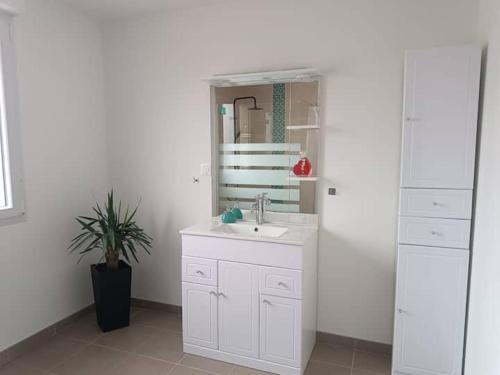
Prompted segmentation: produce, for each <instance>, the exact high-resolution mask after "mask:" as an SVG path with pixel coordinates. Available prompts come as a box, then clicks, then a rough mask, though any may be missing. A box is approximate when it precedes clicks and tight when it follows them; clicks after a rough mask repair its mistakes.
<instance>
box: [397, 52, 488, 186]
mask: <svg viewBox="0 0 500 375" xmlns="http://www.w3.org/2000/svg"><path fill="white" fill-rule="evenodd" d="M480 61H481V50H480V48H479V47H477V46H460V47H448V48H436V49H427V50H420V51H410V52H408V53H407V55H406V65H405V67H406V71H405V104H404V126H403V160H402V179H401V187H403V188H405V187H414V188H415V187H416V188H418V187H423V188H452V189H472V188H473V181H474V164H475V145H476V141H475V139H476V128H477V113H478V98H479V79H480V68H481V62H480Z"/></svg>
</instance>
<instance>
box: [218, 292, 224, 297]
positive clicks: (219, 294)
mask: <svg viewBox="0 0 500 375" xmlns="http://www.w3.org/2000/svg"><path fill="white" fill-rule="evenodd" d="M217 296H218V297H222V298H226V295H225V294H224V293H222V292H220V293H218V294H217Z"/></svg>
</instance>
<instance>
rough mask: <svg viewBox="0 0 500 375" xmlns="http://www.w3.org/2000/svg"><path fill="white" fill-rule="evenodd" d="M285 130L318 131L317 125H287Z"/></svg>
mask: <svg viewBox="0 0 500 375" xmlns="http://www.w3.org/2000/svg"><path fill="white" fill-rule="evenodd" d="M286 129H287V130H319V125H288V126H287V127H286Z"/></svg>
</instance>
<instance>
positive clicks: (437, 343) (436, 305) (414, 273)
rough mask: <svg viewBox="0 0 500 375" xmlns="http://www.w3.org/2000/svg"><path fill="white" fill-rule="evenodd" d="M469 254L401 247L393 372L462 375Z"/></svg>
mask: <svg viewBox="0 0 500 375" xmlns="http://www.w3.org/2000/svg"><path fill="white" fill-rule="evenodd" d="M468 264H469V252H468V251H466V250H454V249H441V248H436V247H422V246H403V245H401V246H400V247H399V253H398V275H397V285H396V313H395V326H394V353H393V357H394V358H393V362H394V364H393V365H394V366H393V367H394V370H395V371H400V372H404V373H408V374H412V375H438V374H439V375H460V374H461V373H462V352H463V344H464V330H465V306H466V296H467V274H468Z"/></svg>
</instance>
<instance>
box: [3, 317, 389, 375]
mask: <svg viewBox="0 0 500 375" xmlns="http://www.w3.org/2000/svg"><path fill="white" fill-rule="evenodd" d="M41 374H46V375H48V374H53V375H54V374H55V375H136V374H137V375H210V374H212V375H213V374H218V375H263V374H264V373H263V372H260V371H255V370H251V369H248V368H244V367H239V366H234V365H232V364H229V363H224V362H218V361H213V360H210V359H206V358H202V357H197V356H193V355H189V354H184V353H182V329H181V318H180V317H179V316H177V315H175V314H170V313H166V312H162V311H156V310H146V309H137V308H133V310H132V317H131V325H130V327H128V328H125V329H121V330H117V331H113V332H109V333H102V332H100V331H99V329H98V327H97V326H96V323H95V315H94V314H89V315H88V316H86V317H84V318H82V319H81V320H79V321H77V322H76V323H74V324H73V325H71V326H69V327H67V328H66V329H64V330H62V331H61V332H60V333H59V334H57V335H56V336H55V337H54V338H53V339H52V340H51V341H50V342H49V343H47V344H45V345H43V347H41V348H38V349H37V350H35V351H33V352H31V353H28V354H26V355H24V356H22V357H20V358H18V359H16V360H15V361H14V362H11V363H10V364H7V365H6V366H4V367H0V375H41ZM306 374H307V375H377V374H385V375H387V374H390V358H389V356H387V355H384V354H377V353H369V352H363V351H353V350H352V349H350V348H346V347H342V346H334V345H328V344H318V345H317V346H316V348H315V350H314V352H313V355H312V358H311V362H310V363H309V367H308V368H307V371H306Z"/></svg>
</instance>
